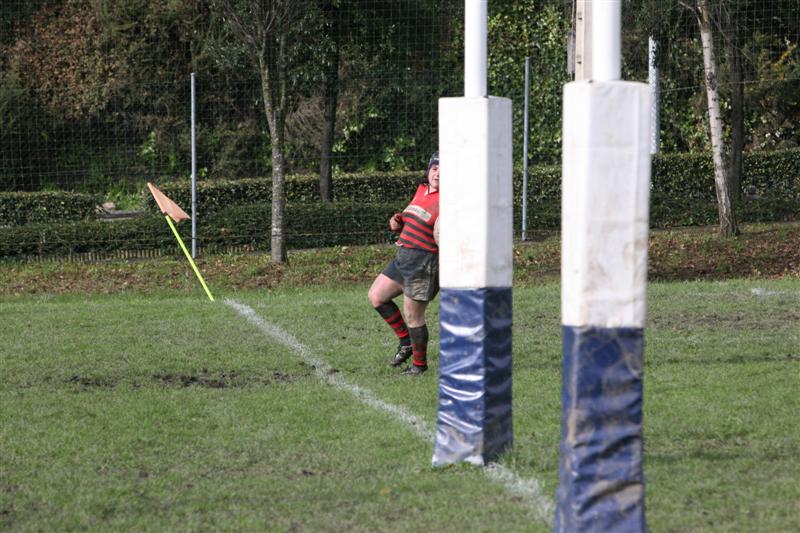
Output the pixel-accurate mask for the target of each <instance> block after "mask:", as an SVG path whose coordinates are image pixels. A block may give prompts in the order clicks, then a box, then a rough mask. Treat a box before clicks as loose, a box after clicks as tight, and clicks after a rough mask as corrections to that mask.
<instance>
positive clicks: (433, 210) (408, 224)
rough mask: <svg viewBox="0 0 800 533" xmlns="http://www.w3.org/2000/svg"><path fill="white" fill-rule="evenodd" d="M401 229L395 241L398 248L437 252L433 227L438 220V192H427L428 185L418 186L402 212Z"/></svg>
mask: <svg viewBox="0 0 800 533" xmlns="http://www.w3.org/2000/svg"><path fill="white" fill-rule="evenodd" d="M402 217H403V229H402V230H401V231H400V237H398V239H397V245H398V246H404V247H406V248H416V249H418V250H425V251H427V252H434V253H438V252H439V246H438V245H437V244H436V241H435V240H434V238H433V225H434V224H435V223H436V219H437V218H439V191H434V192H429V190H428V185H425V184H423V185H420V186H419V187H418V188H417V192H416V194H414V198H413V199H412V200H411V203H410V204H408V207H406V208H405V209H404V210H403V213H402Z"/></svg>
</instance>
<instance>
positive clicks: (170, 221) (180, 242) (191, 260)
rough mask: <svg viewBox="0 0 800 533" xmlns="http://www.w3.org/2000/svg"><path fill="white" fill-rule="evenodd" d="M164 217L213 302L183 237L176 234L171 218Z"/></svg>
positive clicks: (212, 298) (212, 299)
mask: <svg viewBox="0 0 800 533" xmlns="http://www.w3.org/2000/svg"><path fill="white" fill-rule="evenodd" d="M165 218H166V219H167V224H169V227H170V229H172V233H174V234H175V238H176V239H178V244H180V245H181V249H182V250H183V253H184V254H185V255H186V259H188V260H189V264H191V265H192V268H193V269H194V273H195V274H197V279H199V280H200V284H201V285H203V288H204V289H205V291H206V294H207V295H208V299H209V300H211V301H212V302H213V301H214V297H213V296H211V291H210V290H208V286H207V285H206V282H205V280H204V279H203V276H201V275H200V271H199V270H197V265H195V264H194V260H193V259H192V256H191V255H190V254H189V251H188V250H187V249H186V245H185V244H183V239H181V236H180V235H179V234H178V230H177V229H175V224H173V223H172V219H171V218H170V217H169V215H167V216H166V217H165Z"/></svg>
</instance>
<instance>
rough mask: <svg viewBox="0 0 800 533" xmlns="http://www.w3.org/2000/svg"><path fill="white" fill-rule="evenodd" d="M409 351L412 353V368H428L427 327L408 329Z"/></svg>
mask: <svg viewBox="0 0 800 533" xmlns="http://www.w3.org/2000/svg"><path fill="white" fill-rule="evenodd" d="M408 334H409V336H410V337H411V349H412V350H413V352H414V366H428V326H427V325H425V324H423V325H421V326H419V327H418V328H408Z"/></svg>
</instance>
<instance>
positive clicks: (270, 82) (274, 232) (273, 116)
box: [259, 39, 286, 263]
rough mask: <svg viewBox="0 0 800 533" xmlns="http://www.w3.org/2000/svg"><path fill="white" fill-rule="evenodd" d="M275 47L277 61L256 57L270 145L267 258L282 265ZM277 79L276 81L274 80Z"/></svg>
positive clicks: (279, 116) (281, 121) (282, 203)
mask: <svg viewBox="0 0 800 533" xmlns="http://www.w3.org/2000/svg"><path fill="white" fill-rule="evenodd" d="M279 41H280V44H279V45H278V46H277V51H273V52H272V53H277V55H278V58H277V61H271V58H270V57H269V52H267V51H264V52H263V53H262V54H260V57H259V67H260V68H261V96H262V98H263V100H264V113H265V114H266V116H267V126H268V127H269V134H270V145H271V147H272V217H271V221H270V255H271V256H272V260H273V261H274V262H275V263H285V262H286V243H285V242H284V238H283V213H284V209H285V206H286V195H285V193H284V183H285V175H284V172H285V164H284V139H285V137H284V127H285V124H286V120H285V115H284V111H283V104H284V99H283V97H282V95H281V93H282V91H283V90H284V89H285V87H284V86H283V84H282V82H281V80H280V77H281V72H280V69H281V66H280V65H281V57H280V56H281V55H282V54H283V51H284V50H283V46H282V44H283V42H282V41H283V39H279ZM276 78H277V79H276Z"/></svg>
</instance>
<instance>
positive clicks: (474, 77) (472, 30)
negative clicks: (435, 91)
mask: <svg viewBox="0 0 800 533" xmlns="http://www.w3.org/2000/svg"><path fill="white" fill-rule="evenodd" d="M488 13H489V11H488V0H464V96H466V97H485V96H486V95H487V94H488V92H487V90H486V83H487V82H486V80H487V67H486V62H487V53H488V52H487V50H488V48H487V24H488Z"/></svg>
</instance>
